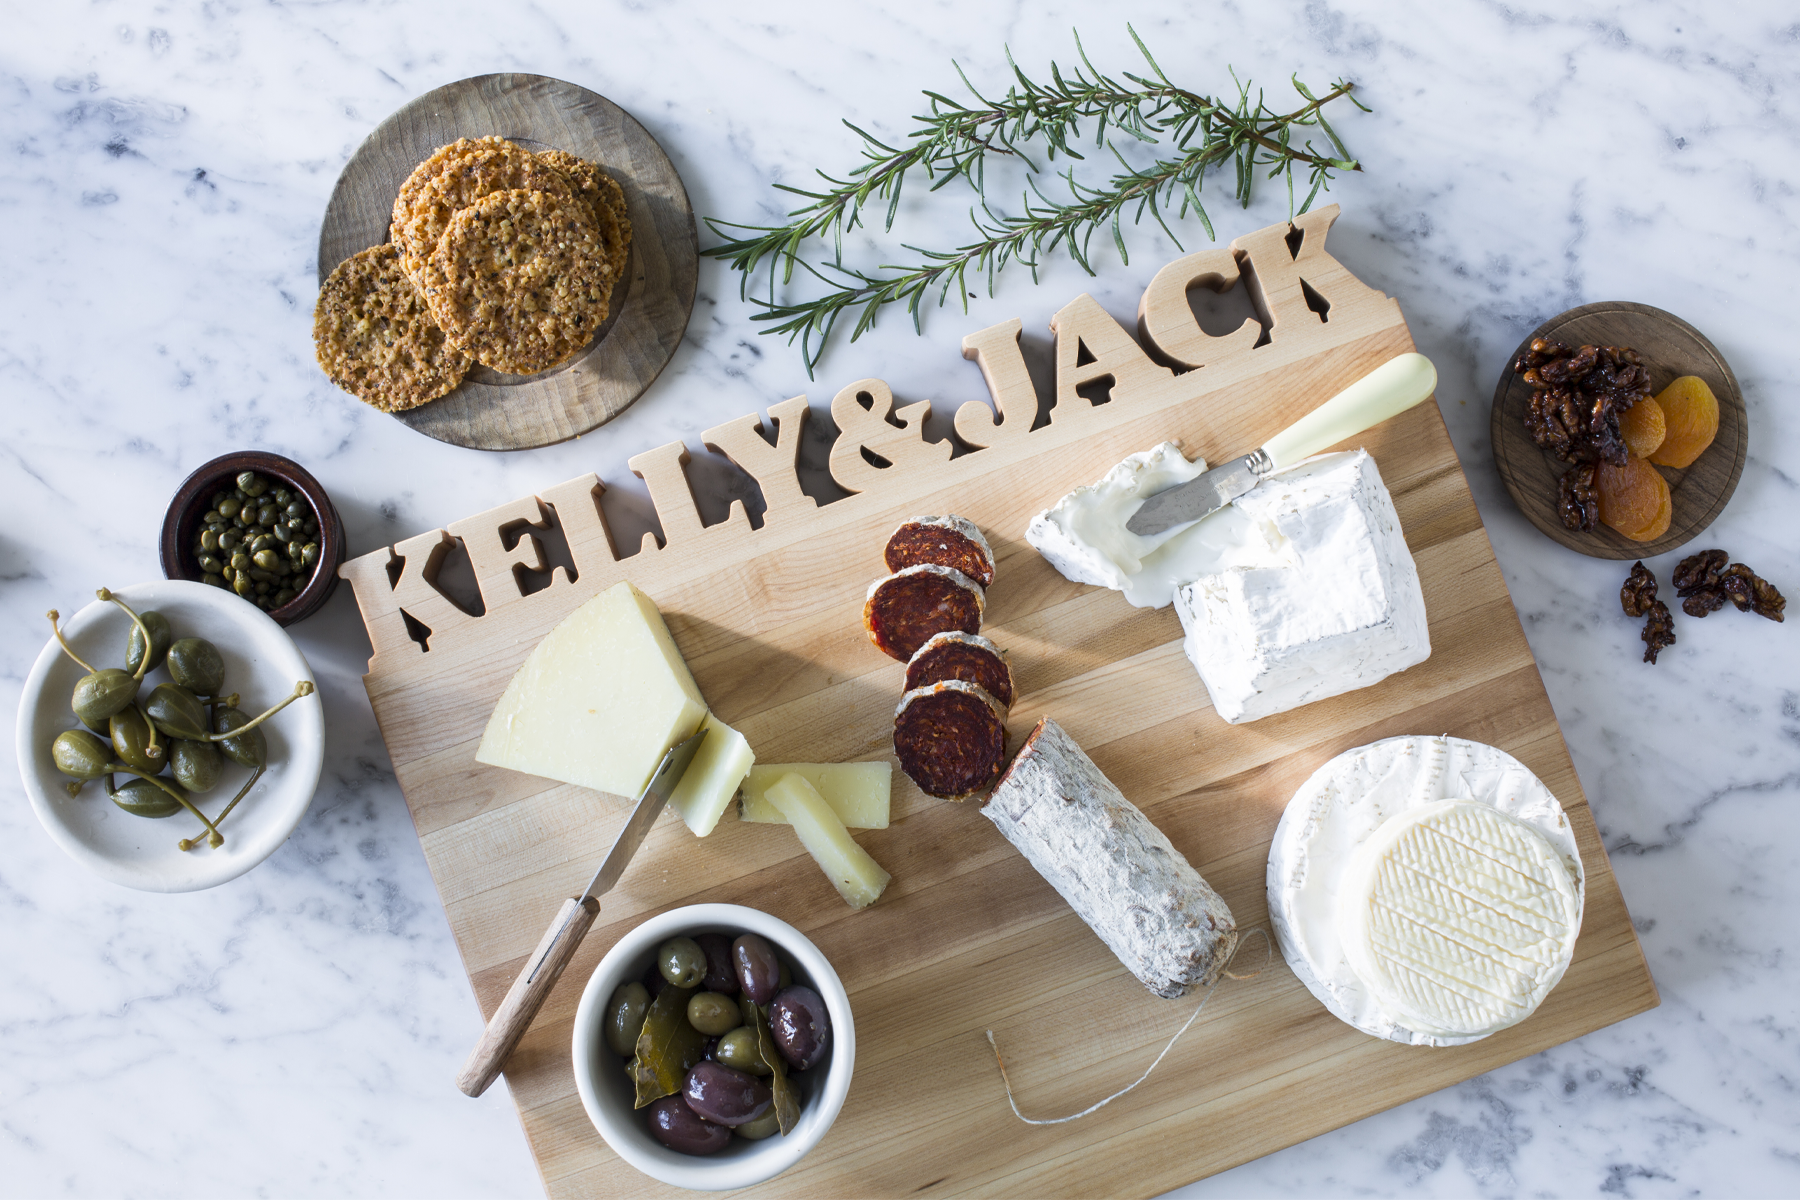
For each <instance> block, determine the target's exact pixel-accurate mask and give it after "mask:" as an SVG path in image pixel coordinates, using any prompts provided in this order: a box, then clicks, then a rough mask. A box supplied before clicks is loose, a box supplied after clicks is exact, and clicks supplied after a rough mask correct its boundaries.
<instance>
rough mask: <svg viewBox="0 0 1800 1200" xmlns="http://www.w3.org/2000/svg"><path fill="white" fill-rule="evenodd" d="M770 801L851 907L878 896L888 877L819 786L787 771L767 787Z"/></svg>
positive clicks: (866, 905)
mask: <svg viewBox="0 0 1800 1200" xmlns="http://www.w3.org/2000/svg"><path fill="white" fill-rule="evenodd" d="M765 794H766V796H767V797H768V801H769V803H770V804H773V805H774V806H775V807H776V808H777V809H779V810H780V812H781V815H782V816H784V817H786V818H787V819H788V824H790V825H792V826H793V827H794V832H795V833H796V834H798V835H799V837H800V844H801V845H802V846H805V847H806V852H807V853H808V854H810V855H812V856H813V861H814V862H816V863H818V864H819V869H820V870H821V871H823V872H825V877H826V878H827V879H829V880H831V882H832V886H834V887H836V888H837V890H838V895H840V896H842V897H843V898H844V903H846V904H848V905H849V906H850V907H851V908H867V907H869V905H871V904H873V903H875V901H876V900H878V899H880V898H881V893H882V892H883V891H885V890H886V889H887V885H888V880H889V879H890V878H891V876H889V875H888V873H887V872H886V871H884V870H883V869H882V868H881V864H880V863H878V862H876V861H875V860H874V859H872V858H870V857H869V852H868V851H867V850H864V849H863V848H862V847H861V846H859V845H857V844H856V842H855V840H854V839H852V838H851V836H850V833H849V831H848V830H846V829H845V828H844V823H843V822H842V821H840V820H838V816H837V814H836V813H834V812H832V811H831V806H830V805H829V804H826V803H825V797H823V796H821V795H819V789H817V788H815V787H814V786H813V785H812V784H810V783H808V782H806V779H805V778H804V777H803V776H801V775H800V774H799V773H797V772H794V771H789V772H788V773H787V774H786V775H783V776H782V777H781V778H780V779H777V780H776V781H775V782H774V783H773V784H771V785H770V786H769V789H768V791H767V793H765Z"/></svg>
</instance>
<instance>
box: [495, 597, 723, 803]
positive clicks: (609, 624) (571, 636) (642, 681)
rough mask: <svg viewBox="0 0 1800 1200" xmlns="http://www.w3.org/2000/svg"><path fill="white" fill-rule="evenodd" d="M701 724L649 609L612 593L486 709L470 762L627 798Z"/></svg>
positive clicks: (665, 630) (542, 645) (571, 622)
mask: <svg viewBox="0 0 1800 1200" xmlns="http://www.w3.org/2000/svg"><path fill="white" fill-rule="evenodd" d="M705 716H706V701H705V700H703V699H701V697H700V689H699V688H698V687H696V686H695V685H694V676H693V675H692V673H690V672H689V671H688V668H687V664H686V663H685V662H683V661H682V660H681V652H680V651H679V650H677V649H676V648H675V639H674V638H672V637H670V636H669V627H668V626H667V625H665V624H663V619H662V614H661V613H659V612H658V611H657V610H656V605H655V603H654V602H653V601H651V599H650V597H648V596H646V595H644V593H642V592H640V591H638V590H637V589H636V588H635V587H632V586H631V584H629V583H619V584H615V585H614V586H612V587H610V588H608V589H607V590H606V591H604V592H601V593H600V594H599V595H598V596H595V597H594V598H593V599H592V600H589V601H588V602H587V603H586V604H583V605H582V606H581V607H580V608H578V609H576V610H575V611H574V612H572V613H570V614H569V615H568V616H567V617H565V618H564V619H563V622H562V624H560V625H558V626H557V627H556V628H555V629H552V630H551V631H550V632H549V633H548V634H546V635H545V636H544V640H543V641H541V642H539V643H538V644H537V647H536V648H535V649H533V650H532V652H531V654H530V655H529V656H528V657H527V658H526V659H525V662H524V664H523V665H521V666H520V667H519V670H518V673H517V674H515V675H514V676H513V678H512V682H511V683H509V684H507V685H506V693H505V694H504V695H502V696H501V697H500V703H498V704H496V705H495V706H494V715H493V716H492V717H490V718H489V719H488V724H487V732H485V733H483V734H482V736H481V747H480V749H478V750H476V752H475V760H476V761H477V762H484V763H489V764H491V765H493V766H496V767H506V768H508V769H509V770H513V771H523V772H525V773H526V774H528V775H542V776H543V777H545V778H546V779H557V780H561V781H562V782H564V783H573V784H578V785H580V786H581V787H590V788H593V789H595V790H596V791H601V792H611V793H613V794H614V795H618V796H627V797H635V796H636V795H637V794H638V793H639V792H641V791H643V790H644V785H645V784H646V783H648V782H649V781H650V773H651V772H652V771H654V770H656V767H657V764H658V763H660V762H661V761H662V756H663V754H664V752H665V751H667V750H668V748H669V747H670V746H672V745H674V744H675V743H676V742H678V741H681V740H682V739H683V738H685V737H687V736H688V735H689V734H691V733H693V732H694V730H696V729H698V728H699V727H700V722H701V720H702V719H703V718H704V717H705Z"/></svg>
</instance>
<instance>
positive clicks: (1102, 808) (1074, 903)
mask: <svg viewBox="0 0 1800 1200" xmlns="http://www.w3.org/2000/svg"><path fill="white" fill-rule="evenodd" d="M981 811H982V814H983V815H984V816H986V817H987V818H988V819H989V820H990V821H992V822H993V823H994V824H995V825H996V826H997V827H998V828H999V830H1000V832H1001V833H1002V834H1004V835H1005V837H1006V840H1007V841H1009V842H1011V843H1012V844H1013V845H1014V846H1015V847H1017V848H1018V850H1019V852H1020V853H1021V854H1023V855H1024V856H1025V858H1026V859H1027V860H1028V861H1029V862H1030V863H1031V865H1032V866H1033V867H1036V868H1037V872H1038V874H1040V875H1042V876H1043V877H1044V879H1045V880H1046V881H1048V882H1049V884H1050V886H1051V887H1054V888H1055V889H1056V890H1057V891H1058V892H1059V893H1061V895H1062V898H1063V899H1064V900H1067V901H1068V902H1069V907H1071V908H1073V909H1074V910H1075V912H1076V914H1077V915H1078V916H1080V918H1081V919H1082V920H1083V921H1086V922H1087V924H1088V927H1089V928H1090V929H1092V930H1093V931H1094V932H1095V933H1096V934H1098V935H1099V937H1100V940H1101V941H1103V942H1105V943H1106V945H1107V947H1108V948H1109V949H1110V950H1111V951H1112V952H1113V953H1114V954H1116V955H1118V957H1119V961H1120V962H1122V963H1124V964H1125V965H1126V967H1128V968H1130V970H1131V973H1132V974H1133V975H1136V976H1137V977H1138V979H1139V980H1140V981H1141V982H1142V983H1143V985H1144V986H1145V987H1147V988H1149V989H1150V990H1151V991H1153V992H1155V993H1156V994H1157V995H1159V996H1163V997H1168V998H1173V997H1176V996H1181V995H1185V994H1186V993H1188V992H1190V991H1192V990H1193V989H1194V988H1196V987H1203V986H1205V985H1206V984H1209V983H1211V982H1212V981H1213V980H1214V979H1216V978H1218V975H1219V972H1220V971H1222V970H1224V969H1225V964H1226V963H1228V962H1230V961H1231V955H1232V952H1233V951H1235V950H1236V949H1237V943H1238V932H1237V923H1236V922H1235V921H1234V920H1233V919H1232V916H1231V909H1230V908H1229V907H1228V906H1227V905H1226V903H1225V901H1224V899H1223V898H1221V897H1220V895H1219V894H1218V893H1217V892H1215V891H1213V889H1212V888H1211V887H1209V886H1208V885H1207V882H1206V880H1204V879H1202V878H1201V877H1200V872H1198V871H1196V870H1194V868H1193V866H1192V865H1191V864H1190V863H1189V862H1188V860H1187V859H1186V858H1184V857H1182V854H1181V851H1179V850H1177V849H1175V847H1174V846H1173V845H1172V844H1170V842H1169V839H1168V838H1167V837H1165V836H1163V833H1162V831H1161V830H1160V829H1158V828H1157V827H1156V826H1155V825H1154V824H1153V823H1152V822H1151V820H1150V818H1149V817H1146V816H1145V815H1144V814H1143V813H1142V812H1141V811H1140V810H1139V809H1138V808H1137V806H1136V805H1134V804H1132V803H1131V801H1129V800H1127V799H1126V798H1125V797H1124V796H1123V795H1121V794H1120V792H1119V789H1118V788H1116V787H1114V786H1113V785H1112V782H1111V781H1110V780H1108V779H1107V778H1106V776H1105V775H1103V774H1102V773H1101V771H1100V768H1099V767H1097V766H1095V765H1094V761H1093V760H1092V759H1090V758H1089V757H1088V756H1087V754H1086V753H1084V752H1083V751H1082V749H1081V747H1080V746H1078V745H1077V744H1076V743H1075V739H1074V738H1072V737H1070V736H1069V735H1068V734H1067V733H1065V732H1063V730H1062V727H1061V726H1059V725H1057V723H1056V722H1055V721H1052V720H1050V718H1048V717H1045V718H1044V719H1043V720H1041V721H1039V722H1038V723H1037V728H1035V729H1033V730H1032V731H1031V736H1030V737H1028V738H1026V739H1025V744H1024V745H1023V746H1021V747H1019V753H1018V754H1017V755H1016V756H1015V757H1014V758H1013V761H1012V765H1011V766H1009V767H1008V768H1007V769H1006V774H1005V775H1004V776H1003V777H1002V778H1001V780H1000V782H999V784H998V786H996V787H995V788H994V794H993V795H992V796H991V797H989V798H988V800H987V802H986V803H985V804H984V805H983V806H982V809H981Z"/></svg>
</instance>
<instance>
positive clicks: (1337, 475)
mask: <svg viewBox="0 0 1800 1200" xmlns="http://www.w3.org/2000/svg"><path fill="white" fill-rule="evenodd" d="M1233 507H1235V508H1238V509H1239V510H1241V512H1242V514H1243V515H1244V516H1245V517H1247V518H1249V520H1250V521H1251V522H1252V523H1253V524H1254V525H1256V526H1258V527H1260V528H1263V529H1265V530H1269V531H1272V535H1273V541H1274V542H1275V544H1276V548H1277V549H1278V550H1279V551H1280V552H1281V553H1282V555H1283V557H1284V558H1285V560H1286V561H1285V562H1284V563H1283V564H1282V565H1276V566H1245V567H1234V568H1227V569H1224V570H1219V571H1215V572H1213V573H1210V574H1206V575H1202V576H1201V577H1200V578H1198V579H1196V580H1195V581H1194V582H1192V583H1190V584H1187V585H1186V586H1184V587H1182V588H1181V589H1180V590H1179V591H1178V592H1177V593H1176V596H1175V611H1176V614H1177V615H1178V616H1179V617H1180V618H1181V627H1182V629H1183V630H1185V631H1186V634H1187V636H1186V639H1185V640H1184V642H1183V644H1182V648H1183V649H1184V650H1185V651H1186V652H1187V656H1188V658H1189V659H1190V660H1191V661H1192V662H1193V664H1194V668H1195V669H1196V670H1197V671H1199V672H1200V678H1201V680H1202V681H1203V682H1204V683H1205V684H1206V691H1207V694H1208V695H1210V696H1211V697H1212V702H1213V708H1214V710H1215V711H1217V712H1218V714H1219V716H1220V717H1222V718H1224V719H1225V720H1226V721H1229V722H1231V723H1233V724H1237V723H1239V722H1243V721H1254V720H1256V719H1257V718H1259V717H1266V716H1270V715H1272V714H1274V713H1280V712H1286V711H1287V710H1288V709H1290V708H1297V707H1299V706H1300V705H1302V704H1310V703H1311V702H1312V701H1314V700H1323V699H1325V698H1327V697H1330V696H1336V695H1340V694H1342V693H1344V692H1348V691H1353V690H1355V689H1357V688H1364V687H1368V686H1369V685H1370V684H1374V683H1379V682H1380V681H1381V680H1383V679H1386V678H1387V677H1388V676H1389V675H1392V674H1394V673H1395V672H1397V671H1403V670H1405V669H1406V668H1407V667H1410V666H1413V665H1414V664H1416V663H1421V662H1424V661H1425V659H1426V658H1427V657H1429V656H1430V654H1431V639H1430V636H1429V634H1428V633H1427V631H1426V620H1425V597H1424V593H1423V592H1422V591H1421V590H1420V588H1419V572H1418V569H1417V568H1416V567H1415V566H1414V565H1413V560H1412V555H1411V554H1410V553H1409V552H1408V551H1407V549H1406V538H1405V536H1404V535H1403V534H1402V533H1401V531H1400V518H1399V516H1398V515H1397V514H1396V513H1395V512H1394V501H1393V498H1392V497H1391V496H1389V495H1388V490H1387V488H1386V487H1385V486H1384V485H1383V484H1382V482H1381V473H1380V472H1379V471H1377V470H1376V469H1375V460H1374V459H1372V458H1370V457H1369V455H1368V453H1367V452H1366V451H1362V450H1356V451H1353V452H1349V453H1341V454H1327V455H1322V456H1320V457H1318V458H1312V459H1308V460H1307V461H1306V462H1303V463H1301V464H1300V465H1299V466H1297V467H1294V468H1292V469H1291V470H1287V471H1283V472H1280V473H1278V474H1276V475H1273V476H1271V477H1269V478H1268V479H1266V480H1264V481H1263V482H1262V483H1260V484H1258V485H1257V486H1256V487H1255V488H1253V489H1252V490H1251V491H1250V492H1249V493H1247V494H1246V495H1244V496H1242V497H1240V498H1239V499H1237V500H1236V501H1234V502H1233ZM1211 519H1212V518H1208V520H1211ZM1202 524H1205V522H1202Z"/></svg>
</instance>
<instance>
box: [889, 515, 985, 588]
mask: <svg viewBox="0 0 1800 1200" xmlns="http://www.w3.org/2000/svg"><path fill="white" fill-rule="evenodd" d="M883 557H884V558H885V559H886V560H887V569H888V570H890V571H904V570H905V569H906V568H907V567H916V566H918V565H919V564H921V563H935V564H936V565H937V566H940V567H949V568H951V569H952V570H956V571H961V572H962V573H963V574H964V575H967V576H968V577H969V578H970V579H973V580H974V581H975V582H976V583H979V584H980V585H981V586H982V587H984V588H986V587H992V586H993V585H994V552H993V551H992V550H991V549H989V548H988V543H987V538H985V537H983V536H982V535H981V530H980V528H978V527H977V526H976V524H975V522H973V521H971V520H969V519H968V518H966V517H959V516H957V515H956V514H954V513H951V514H949V515H948V516H942V517H909V518H908V519H907V520H906V522H905V523H904V524H902V525H901V526H900V528H898V529H896V530H894V533H893V536H892V537H890V538H888V543H887V550H886V551H885V552H884V554H883Z"/></svg>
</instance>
